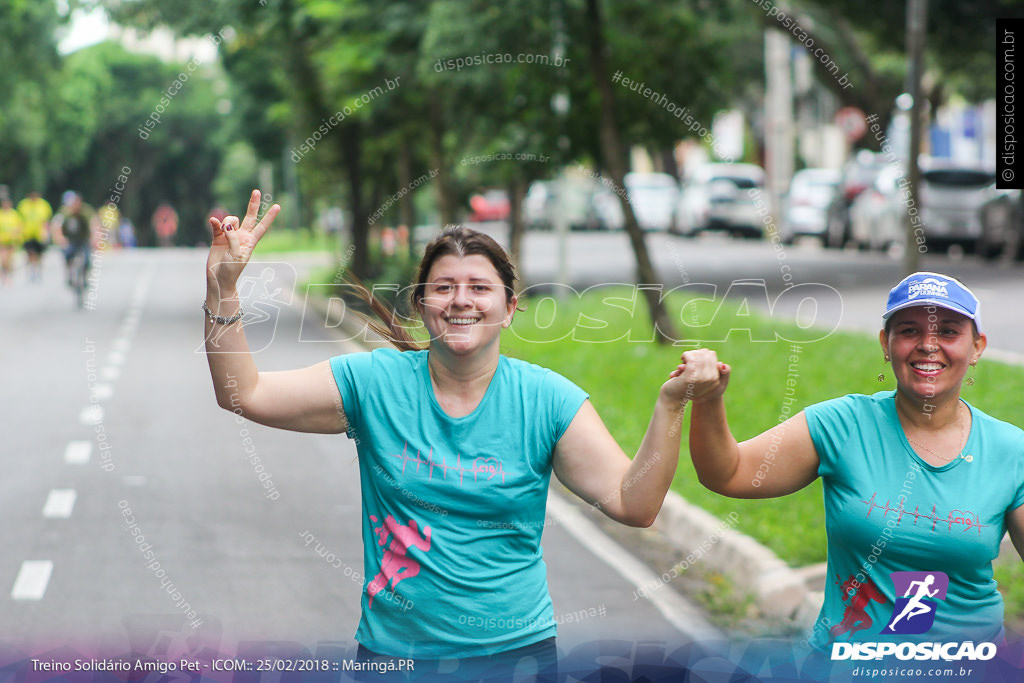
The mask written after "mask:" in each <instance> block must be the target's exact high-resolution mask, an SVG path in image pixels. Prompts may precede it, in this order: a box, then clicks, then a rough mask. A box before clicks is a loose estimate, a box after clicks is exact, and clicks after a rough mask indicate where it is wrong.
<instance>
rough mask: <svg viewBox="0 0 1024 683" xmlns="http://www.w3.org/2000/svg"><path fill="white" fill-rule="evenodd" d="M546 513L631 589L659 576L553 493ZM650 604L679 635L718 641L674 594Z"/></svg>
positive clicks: (662, 595) (696, 613)
mask: <svg viewBox="0 0 1024 683" xmlns="http://www.w3.org/2000/svg"><path fill="white" fill-rule="evenodd" d="M548 514H549V515H551V516H552V517H554V519H555V521H557V522H558V523H559V524H561V525H562V526H563V527H565V529H566V531H568V532H569V533H570V534H571V535H572V536H573V538H575V539H576V540H577V541H579V542H580V544H582V545H583V546H584V547H586V548H587V549H588V550H590V552H592V553H594V555H596V556H597V557H598V558H600V559H601V560H603V561H604V563H605V564H607V565H608V566H609V567H611V568H612V569H614V570H615V571H616V572H617V573H618V574H619V575H620V576H621V577H622V578H624V579H625V580H626V581H628V582H629V583H630V584H632V585H633V586H634V588H636V589H638V590H639V589H640V588H642V587H643V586H649V585H651V583H656V582H658V581H659V580H660V577H658V576H657V575H656V574H655V573H654V572H653V571H652V570H651V569H649V568H648V567H647V565H645V564H643V563H641V562H640V561H639V560H637V559H636V558H635V557H633V556H632V555H631V554H630V553H629V552H628V551H627V550H625V549H624V548H623V547H622V546H620V545H619V544H618V543H616V542H615V541H613V540H612V539H610V538H608V536H606V535H605V533H604V532H603V531H601V530H600V529H599V528H598V526H597V525H596V524H594V523H593V522H591V521H590V520H589V519H587V518H586V517H584V516H583V513H581V512H580V511H579V510H577V509H576V508H575V507H573V505H572V504H571V503H567V502H565V501H564V500H562V499H561V498H559V497H558V494H556V493H555V492H554V491H549V492H548ZM650 603H651V604H652V605H653V606H654V607H655V609H657V610H658V611H659V612H661V614H662V616H664V617H665V619H666V621H668V622H669V623H670V624H672V625H673V626H675V627H676V629H677V630H678V631H679V632H681V633H683V634H685V635H687V636H689V637H690V638H692V639H694V640H696V641H708V640H717V639H720V638H722V634H721V632H720V631H719V630H718V629H717V628H715V627H714V626H713V625H711V623H710V622H709V621H708V620H707V619H706V618H705V617H704V615H703V614H702V613H701V612H700V610H698V609H697V608H696V607H695V606H693V605H692V604H690V603H689V602H688V601H686V600H684V599H683V598H682V597H681V596H680V595H679V594H678V593H676V592H675V591H672V590H663V591H659V592H658V596H657V597H652V598H650Z"/></svg>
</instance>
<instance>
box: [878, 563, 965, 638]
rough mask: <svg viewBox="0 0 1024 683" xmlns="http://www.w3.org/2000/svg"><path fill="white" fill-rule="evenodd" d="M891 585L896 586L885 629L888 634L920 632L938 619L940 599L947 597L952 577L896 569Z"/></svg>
mask: <svg viewBox="0 0 1024 683" xmlns="http://www.w3.org/2000/svg"><path fill="white" fill-rule="evenodd" d="M889 576H891V577H892V585H893V587H894V588H895V589H896V595H902V596H903V597H901V598H896V606H895V607H893V609H892V617H890V618H889V623H888V624H887V625H886V627H885V628H883V629H882V633H886V634H895V633H899V634H903V635H920V634H922V633H925V632H927V631H928V629H930V628H931V627H932V624H934V623H935V612H936V610H937V609H938V606H939V603H938V600H945V599H946V590H947V589H948V588H949V577H948V576H946V575H945V574H944V573H943V572H893V573H892V574H890V575H889Z"/></svg>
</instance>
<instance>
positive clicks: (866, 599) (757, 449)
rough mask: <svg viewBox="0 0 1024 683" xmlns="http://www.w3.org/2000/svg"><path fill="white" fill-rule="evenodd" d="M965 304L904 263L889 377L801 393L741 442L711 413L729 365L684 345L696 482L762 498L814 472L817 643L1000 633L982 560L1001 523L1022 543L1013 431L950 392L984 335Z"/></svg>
mask: <svg viewBox="0 0 1024 683" xmlns="http://www.w3.org/2000/svg"><path fill="white" fill-rule="evenodd" d="M979 308H980V307H979V303H978V299H977V298H976V297H975V296H974V294H973V293H971V291H970V290H969V289H967V287H965V286H964V285H963V284H962V283H960V282H958V281H957V280H955V279H954V278H951V277H948V276H945V275H941V274H939V273H928V272H921V273H914V274H913V275H910V276H909V277H907V278H906V279H904V280H903V281H902V282H900V283H899V284H898V285H896V287H894V288H893V289H892V291H890V293H889V298H888V302H887V304H886V309H885V313H884V314H883V316H882V318H883V320H884V323H885V326H884V329H883V330H882V331H881V333H880V334H879V340H880V341H881V345H882V352H883V354H884V357H885V360H886V362H887V363H890V364H891V367H892V372H893V374H894V375H895V377H896V389H895V390H894V391H882V392H879V393H877V394H874V395H872V396H866V395H863V394H851V395H848V396H844V397H842V398H837V399H833V400H830V401H825V402H823V403H819V404H817V405H813V406H809V407H808V408H806V409H805V410H804V411H802V412H800V413H798V414H797V415H795V416H793V417H792V418H791V419H789V420H787V421H786V422H783V423H782V424H780V425H778V426H776V427H774V428H772V429H770V430H768V431H766V432H764V433H763V434H760V435H759V436H756V437H754V438H752V439H749V440H747V441H744V442H743V443H737V441H736V439H735V438H734V437H733V436H732V434H731V432H730V430H729V425H728V423H727V421H726V414H725V404H724V400H723V394H724V393H725V389H726V385H727V384H728V381H729V372H730V369H729V366H727V365H725V364H724V363H719V362H718V360H717V358H716V357H715V353H714V352H713V351H710V350H707V349H701V350H697V351H688V352H686V353H685V354H683V360H684V362H685V364H686V367H687V368H690V369H691V372H692V371H693V370H692V368H693V366H697V371H696V373H695V374H694V375H693V377H694V378H695V380H694V381H695V382H696V385H695V387H694V395H693V398H692V405H693V408H692V410H693V414H692V420H691V427H690V453H691V456H692V458H693V463H694V467H695V468H696V470H697V474H698V476H699V478H700V481H701V482H702V483H703V484H704V485H705V486H706V487H708V488H709V489H711V490H712V491H715V492H717V493H721V494H723V495H726V496H730V497H734V498H772V497H778V496H785V495H787V494H790V493H793V492H794V491H797V490H798V489H801V488H803V487H804V486H806V485H808V484H810V483H811V482H812V481H813V480H814V479H815V478H816V477H819V476H820V477H821V478H822V483H823V488H824V499H825V527H826V532H827V536H828V580H827V581H826V585H825V601H824V604H823V606H822V609H821V612H820V614H819V615H818V620H817V622H816V624H815V627H814V632H813V634H812V636H811V642H812V644H814V645H815V646H817V647H820V648H827V647H829V646H830V643H833V642H836V643H845V642H851V641H853V642H858V641H871V642H885V641H890V642H892V641H895V642H905V641H921V642H924V641H927V642H943V641H946V642H948V641H957V640H959V641H967V640H973V641H974V642H975V643H981V642H996V643H998V642H999V641H1000V640H1002V637H1003V636H1002V630H1003V601H1002V598H1001V596H1000V594H999V592H998V590H997V589H996V582H995V581H994V580H993V578H992V560H993V559H995V557H996V556H997V555H998V553H999V544H1000V541H1001V540H1002V538H1003V535H1004V533H1005V532H1006V531H1009V533H1010V537H1011V538H1012V540H1013V543H1014V546H1015V547H1016V549H1017V551H1018V553H1021V555H1022V556H1024V432H1022V431H1021V430H1020V429H1018V428H1017V427H1014V426H1012V425H1009V424H1007V423H1005V422H1001V421H999V420H996V419H994V418H992V417H990V416H988V415H986V414H985V413H983V412H981V411H979V410H978V409H976V408H973V407H971V406H970V405H968V404H967V403H966V402H965V401H963V400H962V399H961V398H960V387H961V385H962V384H963V381H964V377H965V375H966V374H967V370H968V368H969V367H970V366H973V365H974V364H975V363H977V362H978V359H979V358H980V357H981V354H982V352H983V351H984V350H985V346H986V343H987V342H986V338H985V335H984V334H982V333H981V318H980V315H979V313H980V311H979ZM915 586H917V587H918V588H917V590H916V591H915V588H914V587H915ZM920 586H925V587H926V589H927V590H925V591H923V592H922V590H921V589H920ZM908 603H910V604H911V607H913V609H907V606H908ZM843 647H845V646H840V649H842V648H843Z"/></svg>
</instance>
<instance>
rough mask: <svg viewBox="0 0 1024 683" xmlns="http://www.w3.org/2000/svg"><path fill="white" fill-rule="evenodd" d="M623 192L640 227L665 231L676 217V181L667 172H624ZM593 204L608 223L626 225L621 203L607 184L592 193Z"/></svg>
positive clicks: (619, 228) (673, 223)
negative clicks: (594, 193)
mask: <svg viewBox="0 0 1024 683" xmlns="http://www.w3.org/2000/svg"><path fill="white" fill-rule="evenodd" d="M624 180H625V183H626V192H627V194H628V196H629V203H630V204H631V205H632V207H633V213H634V214H635V215H636V220H637V223H639V224H640V228H641V229H642V230H658V231H662V232H668V231H670V230H672V229H673V226H674V225H675V221H676V204H677V203H678V201H679V185H678V184H677V183H676V179H675V178H673V177H672V176H671V175H669V174H668V173H637V172H634V173H627V174H626V177H625V179H624ZM594 206H595V208H596V209H597V213H598V215H599V216H600V217H601V221H602V223H603V224H605V225H606V226H607V227H609V228H611V229H614V230H621V229H622V228H624V227H625V218H624V217H623V215H622V204H621V203H620V201H619V198H618V197H617V196H616V195H615V193H614V192H612V190H611V189H610V188H607V187H604V186H602V187H601V189H600V190H599V191H598V192H597V194H596V195H595V196H594Z"/></svg>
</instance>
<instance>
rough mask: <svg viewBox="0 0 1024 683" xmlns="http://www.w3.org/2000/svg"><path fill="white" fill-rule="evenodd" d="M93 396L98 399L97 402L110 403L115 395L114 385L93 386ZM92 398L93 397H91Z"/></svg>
mask: <svg viewBox="0 0 1024 683" xmlns="http://www.w3.org/2000/svg"><path fill="white" fill-rule="evenodd" d="M92 389H93V391H92V395H93V396H95V397H96V400H97V401H109V400H110V397H111V396H113V395H114V385H113V384H99V383H98V384H95V385H94V386H93V388H92ZM90 398H91V397H90Z"/></svg>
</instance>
